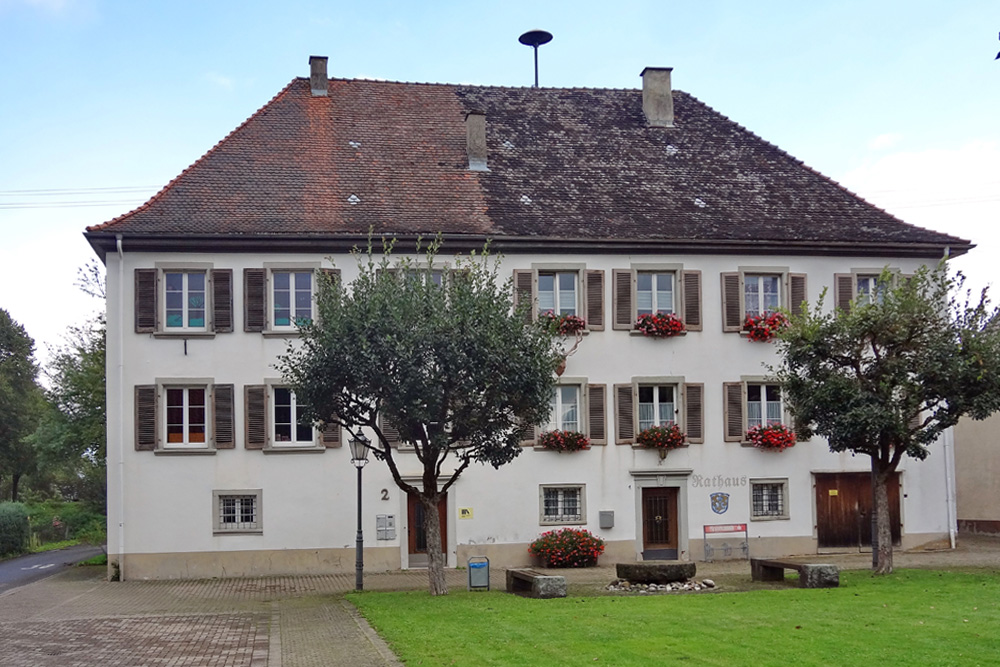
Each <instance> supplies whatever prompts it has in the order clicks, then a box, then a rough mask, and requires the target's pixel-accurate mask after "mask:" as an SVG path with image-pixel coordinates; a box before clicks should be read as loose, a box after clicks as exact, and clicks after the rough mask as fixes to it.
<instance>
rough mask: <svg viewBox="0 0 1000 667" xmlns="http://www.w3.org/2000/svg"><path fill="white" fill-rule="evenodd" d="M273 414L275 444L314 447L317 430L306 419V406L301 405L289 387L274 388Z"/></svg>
mask: <svg viewBox="0 0 1000 667" xmlns="http://www.w3.org/2000/svg"><path fill="white" fill-rule="evenodd" d="M273 395H274V411H273V414H272V425H273V437H274V440H273V442H274V444H275V445H276V446H277V445H282V444H287V445H313V444H314V441H315V430H314V428H313V425H312V423H311V422H309V421H307V420H306V419H305V417H304V414H305V405H304V404H302V403H299V402H298V400H297V399H296V397H295V392H293V391H292V390H291V389H288V388H287V387H274V392H273Z"/></svg>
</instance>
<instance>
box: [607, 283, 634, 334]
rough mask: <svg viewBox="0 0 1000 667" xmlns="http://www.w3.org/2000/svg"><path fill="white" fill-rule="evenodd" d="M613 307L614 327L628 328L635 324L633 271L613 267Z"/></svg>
mask: <svg viewBox="0 0 1000 667" xmlns="http://www.w3.org/2000/svg"><path fill="white" fill-rule="evenodd" d="M611 282H612V283H614V284H613V285H612V297H613V298H612V302H613V303H612V309H613V310H614V311H615V319H614V323H613V324H612V328H613V329H618V330H628V329H631V328H632V327H633V326H634V325H635V308H634V307H633V306H632V282H633V280H632V271H631V270H630V269H612V270H611Z"/></svg>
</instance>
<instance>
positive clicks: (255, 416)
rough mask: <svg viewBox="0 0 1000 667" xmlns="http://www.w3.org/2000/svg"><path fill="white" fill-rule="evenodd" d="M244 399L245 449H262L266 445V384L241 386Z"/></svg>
mask: <svg viewBox="0 0 1000 667" xmlns="http://www.w3.org/2000/svg"><path fill="white" fill-rule="evenodd" d="M243 394H244V397H245V401H246V420H245V421H246V423H245V426H246V442H245V443H244V446H245V447H246V448H247V449H264V447H266V446H267V442H268V438H267V386H266V385H262V384H253V385H247V386H245V387H244V388H243Z"/></svg>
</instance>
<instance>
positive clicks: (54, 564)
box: [0, 544, 103, 594]
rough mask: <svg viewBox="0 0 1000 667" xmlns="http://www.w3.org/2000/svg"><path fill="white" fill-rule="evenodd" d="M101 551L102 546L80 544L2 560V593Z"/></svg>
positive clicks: (0, 564)
mask: <svg viewBox="0 0 1000 667" xmlns="http://www.w3.org/2000/svg"><path fill="white" fill-rule="evenodd" d="M100 553H103V552H102V550H101V548H100V547H94V546H90V545H89V544H78V545H76V546H72V547H66V548H65V549H56V550H55V551H43V552H42V553H37V554H27V555H25V556H18V557H17V558H11V559H10V560H5V561H0V594H3V593H6V592H7V591H9V590H11V589H14V588H18V587H19V586H24V585H25V584H30V583H31V582H33V581H38V580H39V579H44V578H45V577H50V576H52V575H53V574H55V573H56V572H61V571H62V570H64V569H65V568H67V567H73V566H74V565H76V564H77V563H79V562H80V561H83V560H87V559H88V558H92V557H94V556H96V555H98V554H100Z"/></svg>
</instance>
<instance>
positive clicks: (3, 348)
mask: <svg viewBox="0 0 1000 667" xmlns="http://www.w3.org/2000/svg"><path fill="white" fill-rule="evenodd" d="M34 354H35V341H34V340H33V339H32V338H31V336H29V335H28V332H27V331H25V329H24V327H23V326H21V325H20V324H18V323H17V322H15V321H14V320H13V319H12V318H11V316H10V313H8V312H7V311H6V310H3V309H0V475H4V476H9V477H10V480H11V499H12V500H17V486H18V480H19V479H20V477H21V475H23V474H25V473H29V472H31V471H32V470H33V469H34V466H35V456H34V449H33V448H32V447H31V446H30V444H29V443H27V442H26V438H27V436H28V435H30V434H31V432H32V431H33V430H34V428H35V425H36V423H37V420H38V416H39V412H40V409H41V401H40V398H41V396H40V392H39V388H38V385H37V384H36V382H35V379H36V377H37V375H38V367H37V366H36V365H35V360H34Z"/></svg>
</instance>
